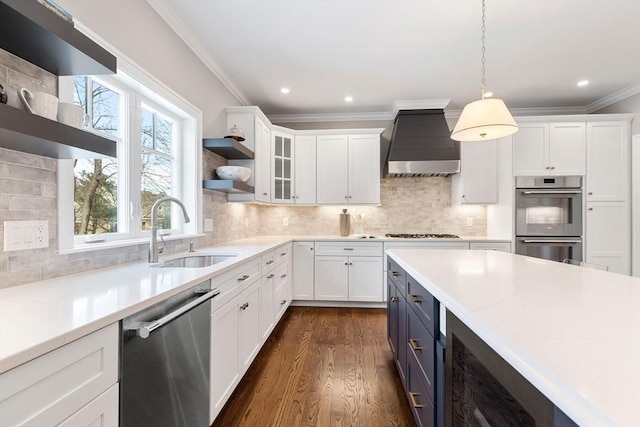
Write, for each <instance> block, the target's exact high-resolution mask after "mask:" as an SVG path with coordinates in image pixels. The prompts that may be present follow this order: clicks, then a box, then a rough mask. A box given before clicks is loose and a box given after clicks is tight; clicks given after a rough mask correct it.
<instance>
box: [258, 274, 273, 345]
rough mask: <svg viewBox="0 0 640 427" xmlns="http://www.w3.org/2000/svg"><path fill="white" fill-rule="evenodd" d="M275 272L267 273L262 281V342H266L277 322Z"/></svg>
mask: <svg viewBox="0 0 640 427" xmlns="http://www.w3.org/2000/svg"><path fill="white" fill-rule="evenodd" d="M275 277H276V275H275V272H274V271H270V272H268V273H267V274H265V275H264V276H263V277H262V279H261V281H260V332H261V334H262V342H264V341H265V340H266V339H267V338H268V337H269V334H270V333H271V331H272V330H273V326H274V322H275V314H276V308H275V304H274V303H275Z"/></svg>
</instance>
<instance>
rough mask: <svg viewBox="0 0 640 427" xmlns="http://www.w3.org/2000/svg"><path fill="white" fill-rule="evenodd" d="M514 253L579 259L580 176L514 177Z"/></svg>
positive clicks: (580, 251)
mask: <svg viewBox="0 0 640 427" xmlns="http://www.w3.org/2000/svg"><path fill="white" fill-rule="evenodd" d="M515 200H516V221H515V222H516V253H517V254H521V255H528V256H533V257H537V258H544V259H549V260H553V261H562V260H563V259H566V258H569V259H574V260H578V261H582V177H580V176H567V177H560V176H558V177H530V176H520V177H517V178H516V197H515Z"/></svg>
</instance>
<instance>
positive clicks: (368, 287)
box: [314, 242, 384, 302]
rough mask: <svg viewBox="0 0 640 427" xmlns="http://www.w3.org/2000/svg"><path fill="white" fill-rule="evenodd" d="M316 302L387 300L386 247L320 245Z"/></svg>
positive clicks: (316, 263)
mask: <svg viewBox="0 0 640 427" xmlns="http://www.w3.org/2000/svg"><path fill="white" fill-rule="evenodd" d="M315 252H316V256H315V272H314V299H315V300H316V301H365V302H381V301H383V300H384V289H383V266H382V243H380V242H353V243H345V242H316V244H315Z"/></svg>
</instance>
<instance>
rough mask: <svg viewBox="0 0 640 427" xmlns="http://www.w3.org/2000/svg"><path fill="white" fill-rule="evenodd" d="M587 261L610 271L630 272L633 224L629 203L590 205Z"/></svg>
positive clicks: (587, 217) (586, 238)
mask: <svg viewBox="0 0 640 427" xmlns="http://www.w3.org/2000/svg"><path fill="white" fill-rule="evenodd" d="M587 206H588V207H587V213H586V215H585V217H586V234H585V236H586V237H585V252H586V256H585V261H586V262H588V263H591V264H600V265H606V266H607V267H609V271H611V272H614V273H620V274H630V268H631V258H630V253H631V240H630V237H629V236H630V234H631V227H630V218H629V204H628V203H627V202H592V203H588V204H587Z"/></svg>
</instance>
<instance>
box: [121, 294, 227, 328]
mask: <svg viewBox="0 0 640 427" xmlns="http://www.w3.org/2000/svg"><path fill="white" fill-rule="evenodd" d="M218 295H220V290H219V289H218V288H215V289H213V290H212V291H211V292H207V293H206V294H204V295H202V296H201V297H200V298H198V299H196V300H193V301H191V302H190V303H189V304H185V305H183V306H182V307H180V308H179V309H177V310H176V311H172V312H171V313H169V314H167V315H166V316H164V317H161V318H160V319H158V320H154V321H153V322H150V323H147V324H145V325H144V326H141V327H140V328H138V329H134V330H133V331H132V332H134V333H135V335H137V336H139V337H140V338H148V337H149V335H151V332H153V331H155V330H156V329H158V328H160V327H162V326H164V325H166V324H167V323H169V322H171V321H172V320H174V319H176V318H178V317H180V316H182V315H183V314H185V313H186V312H187V311H191V310H193V309H194V308H196V307H197V306H199V305H200V304H202V303H204V302H206V301H209V300H210V299H211V298H213V297H216V296H218Z"/></svg>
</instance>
